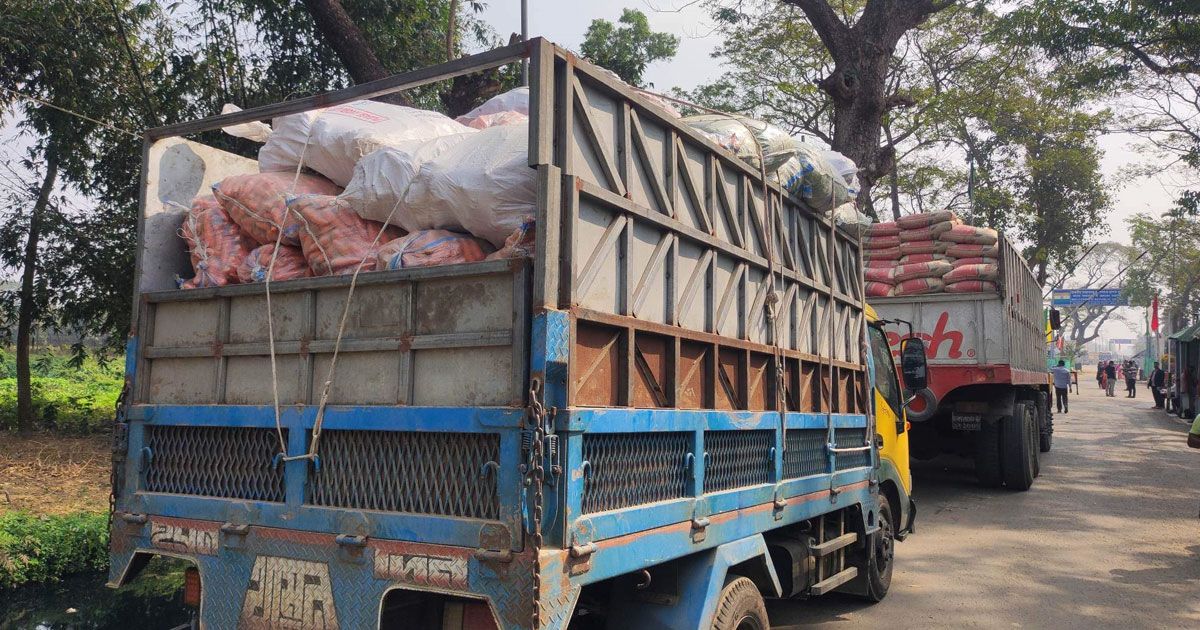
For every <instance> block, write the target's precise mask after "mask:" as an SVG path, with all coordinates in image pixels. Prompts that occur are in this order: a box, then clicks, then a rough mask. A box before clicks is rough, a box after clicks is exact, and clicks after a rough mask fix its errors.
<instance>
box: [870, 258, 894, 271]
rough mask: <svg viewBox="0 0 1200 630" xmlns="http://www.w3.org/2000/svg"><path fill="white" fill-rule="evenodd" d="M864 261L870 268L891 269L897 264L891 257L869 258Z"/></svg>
mask: <svg viewBox="0 0 1200 630" xmlns="http://www.w3.org/2000/svg"><path fill="white" fill-rule="evenodd" d="M864 262H865V263H866V266H867V267H868V268H870V269H891V268H892V267H895V266H896V261H895V260H893V259H890V258H879V259H867V260H865V261H864Z"/></svg>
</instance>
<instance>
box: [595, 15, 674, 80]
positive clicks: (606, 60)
mask: <svg viewBox="0 0 1200 630" xmlns="http://www.w3.org/2000/svg"><path fill="white" fill-rule="evenodd" d="M617 22H618V23H619V24H620V26H618V25H616V24H613V23H612V22H609V21H608V20H602V19H595V20H592V23H591V25H590V26H588V29H587V32H586V33H585V34H584V38H583V44H582V45H581V46H580V48H579V51H580V52H581V53H583V56H584V57H586V58H587V59H588V60H589V61H591V62H592V63H595V64H597V65H600V66H603V67H604V68H607V69H609V70H612V71H613V72H615V73H617V76H619V77H621V79H622V80H623V81H625V82H626V83H629V84H630V85H635V86H637V87H646V86H645V85H643V83H642V75H643V74H645V72H646V66H648V65H650V64H652V63H654V62H655V61H660V60H663V59H670V58H672V57H674V56H675V52H676V51H677V50H678V48H679V38H678V37H676V36H674V35H672V34H670V33H656V32H654V31H652V30H650V21H649V20H647V19H646V14H645V13H642V12H641V11H638V10H637V9H625V10H624V11H622V12H621V17H620V18H619V19H618V20H617ZM650 87H653V86H650Z"/></svg>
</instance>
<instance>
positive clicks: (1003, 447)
mask: <svg viewBox="0 0 1200 630" xmlns="http://www.w3.org/2000/svg"><path fill="white" fill-rule="evenodd" d="M1031 411H1032V410H1031V409H1030V408H1029V403H1028V402H1025V401H1021V402H1018V403H1017V404H1016V405H1014V406H1013V413H1012V415H1011V416H1004V417H1003V418H1000V423H999V424H1000V457H1001V470H1002V472H1003V477H1004V485H1005V486H1007V487H1008V489H1009V490H1018V491H1020V490H1028V489H1029V487H1030V486H1032V485H1033V477H1034V467H1035V461H1034V457H1036V453H1037V447H1036V446H1035V445H1034V441H1033V438H1032V435H1033V430H1032V429H1033V427H1032V425H1033V418H1032V413H1031Z"/></svg>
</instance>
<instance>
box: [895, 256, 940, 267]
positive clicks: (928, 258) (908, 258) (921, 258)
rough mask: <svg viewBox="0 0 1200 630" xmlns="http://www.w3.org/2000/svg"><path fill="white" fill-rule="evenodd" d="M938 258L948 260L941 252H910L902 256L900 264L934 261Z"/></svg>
mask: <svg viewBox="0 0 1200 630" xmlns="http://www.w3.org/2000/svg"><path fill="white" fill-rule="evenodd" d="M937 260H946V257H945V256H943V255H941V254H908V255H906V256H901V257H900V264H901V265H907V264H910V263H923V262H934V261H937ZM947 262H949V261H947Z"/></svg>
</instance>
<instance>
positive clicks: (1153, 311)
mask: <svg viewBox="0 0 1200 630" xmlns="http://www.w3.org/2000/svg"><path fill="white" fill-rule="evenodd" d="M1150 330H1153V331H1154V332H1158V294H1157V293H1155V294H1154V301H1153V302H1151V303H1150Z"/></svg>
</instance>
